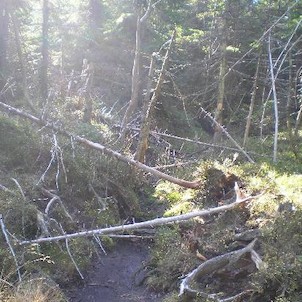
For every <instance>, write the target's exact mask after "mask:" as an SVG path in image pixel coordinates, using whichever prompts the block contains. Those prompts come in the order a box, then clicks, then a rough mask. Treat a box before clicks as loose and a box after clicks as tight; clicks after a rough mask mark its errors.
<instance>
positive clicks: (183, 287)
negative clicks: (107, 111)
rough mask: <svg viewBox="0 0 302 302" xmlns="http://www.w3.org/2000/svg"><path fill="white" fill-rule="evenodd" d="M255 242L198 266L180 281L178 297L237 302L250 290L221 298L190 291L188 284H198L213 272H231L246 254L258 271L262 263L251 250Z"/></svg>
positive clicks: (198, 291) (215, 295)
mask: <svg viewBox="0 0 302 302" xmlns="http://www.w3.org/2000/svg"><path fill="white" fill-rule="evenodd" d="M256 240H257V239H254V240H253V241H252V242H251V243H250V244H248V245H247V246H246V247H244V248H242V249H239V250H236V251H233V252H230V253H226V254H223V255H220V256H217V257H214V258H212V259H209V260H207V261H205V262H204V263H202V264H200V265H199V266H198V267H197V268H195V269H194V270H193V271H192V272H190V273H189V274H188V275H187V276H186V277H185V278H184V279H183V280H182V282H181V284H180V291H179V296H187V297H191V298H195V297H203V298H205V299H207V301H208V300H213V301H216V302H231V301H238V299H240V298H242V297H243V296H245V295H247V294H249V293H251V290H245V291H242V292H240V293H238V294H236V295H234V296H231V297H227V298H222V297H221V294H209V293H206V292H203V291H201V290H195V289H192V288H191V287H190V284H191V283H193V282H198V281H199V280H200V279H201V278H202V277H207V276H209V275H210V274H212V273H214V272H215V271H218V270H221V269H229V270H232V269H233V267H234V266H235V264H236V262H238V261H239V260H240V259H241V258H242V257H244V256H245V255H246V254H248V253H249V254H250V257H251V261H253V262H254V263H255V266H256V267H257V268H258V269H259V267H260V266H261V265H262V264H263V262H262V260H261V259H260V257H259V255H258V254H257V253H256V252H255V251H254V249H253V248H254V245H255V243H256Z"/></svg>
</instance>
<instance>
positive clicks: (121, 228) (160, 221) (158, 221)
mask: <svg viewBox="0 0 302 302" xmlns="http://www.w3.org/2000/svg"><path fill="white" fill-rule="evenodd" d="M261 195H262V194H260V195H257V196H250V197H247V198H244V199H241V198H239V200H236V201H235V202H233V203H231V204H227V205H223V206H219V207H215V208H211V209H207V210H200V211H194V212H190V213H187V214H182V215H177V216H171V217H164V218H155V219H152V220H148V221H144V222H137V223H133V224H127V225H118V226H113V227H108V228H104V229H95V230H90V231H82V232H78V233H72V234H66V235H63V236H55V237H50V238H39V239H35V240H25V241H20V242H19V244H21V245H26V244H33V243H42V242H50V241H58V240H65V239H66V238H68V239H71V238H77V237H90V236H94V235H107V234H114V233H125V232H128V231H132V230H137V229H141V228H154V227H156V226H160V225H166V224H171V223H178V222H181V221H186V220H189V219H192V218H195V217H202V216H207V215H213V214H217V213H220V212H224V211H228V210H231V209H234V208H236V207H237V206H238V205H239V204H242V203H245V202H248V201H250V200H252V199H254V198H258V197H260V196H261Z"/></svg>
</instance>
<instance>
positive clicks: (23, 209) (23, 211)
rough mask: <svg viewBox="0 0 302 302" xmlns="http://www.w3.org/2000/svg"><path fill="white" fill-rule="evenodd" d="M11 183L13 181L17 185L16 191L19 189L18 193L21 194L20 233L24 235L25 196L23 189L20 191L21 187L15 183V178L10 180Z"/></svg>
mask: <svg viewBox="0 0 302 302" xmlns="http://www.w3.org/2000/svg"><path fill="white" fill-rule="evenodd" d="M11 179H12V180H13V181H14V183H15V184H16V185H17V187H18V189H19V191H20V193H21V196H22V198H23V201H24V202H23V203H21V211H22V217H21V220H22V232H23V235H25V220H24V215H25V204H24V203H25V202H26V197H25V194H24V191H23V189H22V187H21V185H20V184H19V182H18V181H17V179H15V178H11Z"/></svg>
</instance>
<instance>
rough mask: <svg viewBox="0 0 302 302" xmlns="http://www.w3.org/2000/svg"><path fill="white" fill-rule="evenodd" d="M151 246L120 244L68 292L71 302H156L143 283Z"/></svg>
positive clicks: (98, 261) (159, 299)
mask: <svg viewBox="0 0 302 302" xmlns="http://www.w3.org/2000/svg"><path fill="white" fill-rule="evenodd" d="M149 251H150V246H149V245H148V244H146V243H145V242H133V241H120V242H118V243H117V244H116V246H115V247H114V248H113V250H112V251H110V252H108V254H107V255H104V256H102V258H101V259H97V260H96V262H95V263H94V265H93V267H92V268H91V270H90V271H89V272H87V274H86V276H85V280H84V284H83V285H82V286H77V287H74V288H71V289H69V290H68V293H67V296H68V297H69V301H70V302H122V301H124V302H138V301H140V302H151V301H152V302H159V301H161V300H162V298H161V297H160V296H159V295H158V294H157V293H155V292H152V291H150V290H149V289H148V288H147V287H146V286H145V285H144V284H143V281H144V279H145V277H146V270H145V269H144V263H145V261H148V257H149Z"/></svg>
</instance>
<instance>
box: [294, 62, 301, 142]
mask: <svg viewBox="0 0 302 302" xmlns="http://www.w3.org/2000/svg"><path fill="white" fill-rule="evenodd" d="M295 82H296V89H298V85H299V84H298V83H302V67H300V68H299V70H298V72H297V75H296V81H295ZM296 99H297V100H298V101H299V103H300V109H299V111H298V115H297V118H296V122H295V131H294V133H295V137H296V139H297V137H298V131H299V126H300V123H301V119H302V93H301V92H300V91H297V93H296Z"/></svg>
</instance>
